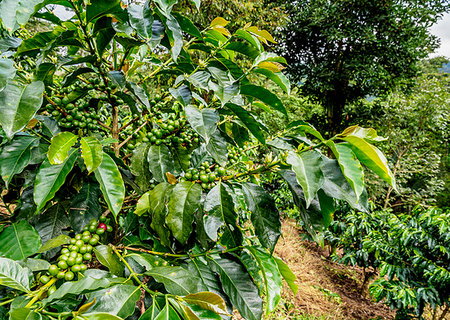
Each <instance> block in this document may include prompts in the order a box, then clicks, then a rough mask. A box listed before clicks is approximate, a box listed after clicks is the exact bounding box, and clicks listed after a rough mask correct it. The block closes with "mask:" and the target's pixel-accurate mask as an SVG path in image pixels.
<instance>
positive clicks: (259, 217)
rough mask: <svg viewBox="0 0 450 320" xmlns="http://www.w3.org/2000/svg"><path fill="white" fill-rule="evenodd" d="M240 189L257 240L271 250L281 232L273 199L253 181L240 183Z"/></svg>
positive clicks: (278, 216)
mask: <svg viewBox="0 0 450 320" xmlns="http://www.w3.org/2000/svg"><path fill="white" fill-rule="evenodd" d="M242 191H243V193H244V197H245V202H246V204H247V210H249V211H250V212H251V220H252V224H253V226H254V227H255V233H256V235H257V236H258V239H259V241H260V242H261V244H262V245H263V246H265V247H266V248H269V249H270V250H271V251H273V250H274V248H275V245H276V243H277V241H278V237H279V236H280V234H281V233H280V230H281V222H280V215H279V213H278V209H277V207H276V205H275V201H274V200H273V198H272V197H271V196H270V195H269V194H268V193H267V192H266V191H265V190H264V189H263V188H262V187H260V186H258V185H256V184H253V183H245V184H242Z"/></svg>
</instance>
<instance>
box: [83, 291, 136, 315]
mask: <svg viewBox="0 0 450 320" xmlns="http://www.w3.org/2000/svg"><path fill="white" fill-rule="evenodd" d="M140 297H141V290H140V288H139V287H136V286H132V285H125V284H120V285H115V286H112V287H109V288H106V289H102V290H98V291H94V292H91V293H90V294H88V300H93V299H95V301H96V302H95V304H94V305H93V306H92V307H91V308H90V310H89V311H90V313H93V312H105V313H108V314H112V315H116V316H118V317H121V318H127V317H128V316H130V315H132V314H133V312H134V308H135V307H136V302H137V301H138V300H139V298H140Z"/></svg>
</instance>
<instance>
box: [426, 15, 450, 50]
mask: <svg viewBox="0 0 450 320" xmlns="http://www.w3.org/2000/svg"><path fill="white" fill-rule="evenodd" d="M430 32H431V33H432V34H433V35H435V36H437V37H439V38H440V39H441V47H440V48H438V49H436V52H435V53H433V54H431V55H430V57H436V56H446V57H448V58H450V13H447V14H445V15H444V16H443V17H442V19H441V20H440V21H438V23H437V24H435V25H434V26H432V27H431V28H430Z"/></svg>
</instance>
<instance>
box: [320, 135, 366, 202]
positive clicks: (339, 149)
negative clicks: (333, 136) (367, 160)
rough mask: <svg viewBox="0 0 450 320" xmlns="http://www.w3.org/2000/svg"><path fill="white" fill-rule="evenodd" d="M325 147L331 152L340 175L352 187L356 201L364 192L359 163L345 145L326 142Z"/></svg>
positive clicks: (361, 170) (362, 174)
mask: <svg viewBox="0 0 450 320" xmlns="http://www.w3.org/2000/svg"><path fill="white" fill-rule="evenodd" d="M326 145H327V146H328V147H329V148H330V149H331V151H333V154H334V156H335V157H336V159H337V161H338V162H339V166H340V167H341V170H342V173H343V174H344V176H345V178H346V179H347V181H348V183H349V184H350V185H351V186H352V189H353V191H354V192H355V194H356V199H357V201H358V200H359V196H360V195H361V193H362V192H363V191H364V172H363V168H362V166H361V163H360V162H359V161H358V158H356V156H355V154H354V153H353V151H352V149H351V148H350V146H349V145H348V144H347V143H337V144H335V143H334V142H333V141H328V142H327V143H326Z"/></svg>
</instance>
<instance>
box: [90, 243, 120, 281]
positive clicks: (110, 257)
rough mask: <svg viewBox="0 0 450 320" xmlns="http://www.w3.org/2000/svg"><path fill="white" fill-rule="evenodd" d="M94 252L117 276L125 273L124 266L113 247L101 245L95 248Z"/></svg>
mask: <svg viewBox="0 0 450 320" xmlns="http://www.w3.org/2000/svg"><path fill="white" fill-rule="evenodd" d="M94 252H95V257H96V258H97V260H98V261H99V262H100V263H101V264H102V265H104V266H105V267H107V268H108V270H109V271H110V272H111V273H112V274H114V275H116V276H121V275H122V274H123V270H124V267H123V265H122V263H121V262H120V260H119V258H118V257H117V255H116V254H115V253H114V251H113V250H112V248H111V247H109V246H106V245H99V246H96V247H95V248H94Z"/></svg>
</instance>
